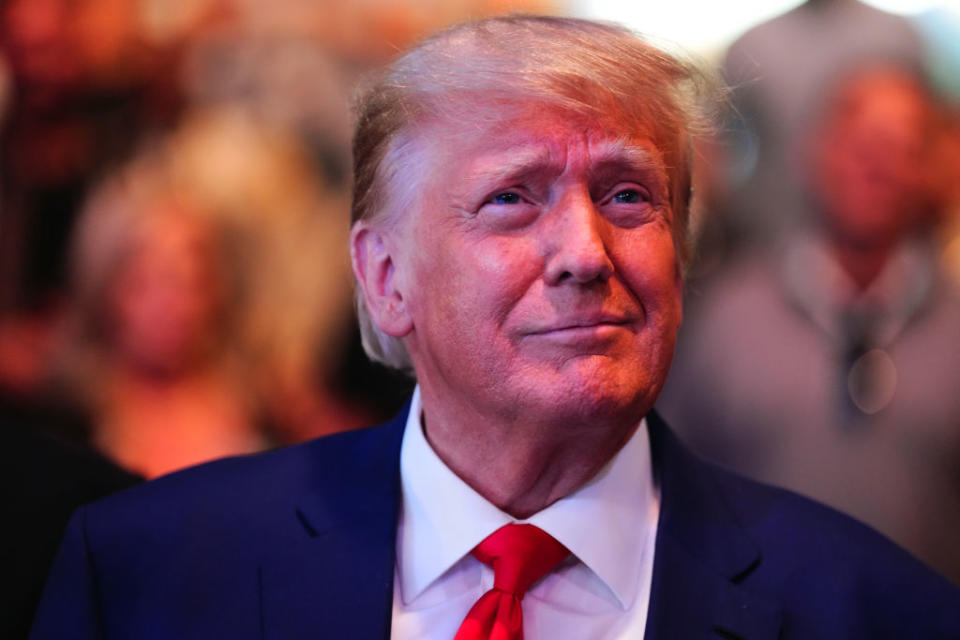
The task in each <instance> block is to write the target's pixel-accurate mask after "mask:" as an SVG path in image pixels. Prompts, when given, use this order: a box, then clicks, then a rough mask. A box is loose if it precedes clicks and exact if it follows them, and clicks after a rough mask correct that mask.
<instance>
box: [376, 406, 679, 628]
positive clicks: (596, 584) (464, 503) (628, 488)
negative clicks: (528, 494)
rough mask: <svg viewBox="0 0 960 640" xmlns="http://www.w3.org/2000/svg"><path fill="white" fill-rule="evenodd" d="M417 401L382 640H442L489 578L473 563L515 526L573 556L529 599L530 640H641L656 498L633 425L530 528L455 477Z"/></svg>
mask: <svg viewBox="0 0 960 640" xmlns="http://www.w3.org/2000/svg"><path fill="white" fill-rule="evenodd" d="M421 413H422V405H421V401H420V390H419V388H417V389H416V390H415V391H414V395H413V401H412V404H411V407H410V415H409V417H408V418H407V425H406V430H405V432H404V435H403V444H402V447H401V450H400V475H401V485H402V491H403V500H402V508H401V512H400V522H399V527H398V530H397V564H396V574H395V584H394V591H393V593H394V596H393V618H392V626H391V633H390V637H391V638H393V640H413V639H425V638H430V639H436V640H450V639H451V638H453V636H454V635H455V634H456V632H457V629H458V628H459V626H460V623H461V622H462V621H463V619H464V617H465V616H466V615H467V612H468V611H469V610H470V608H471V607H472V606H473V604H474V603H475V602H476V601H477V600H478V599H479V598H480V596H481V595H483V594H484V593H485V592H486V591H487V590H489V589H490V588H491V587H492V586H493V571H492V570H491V569H490V568H489V567H487V566H486V565H484V564H483V563H481V562H480V561H478V560H476V559H475V558H474V557H473V556H472V555H470V551H471V549H473V547H475V546H476V545H477V544H478V543H479V542H480V541H481V540H483V539H484V538H486V537H487V536H488V535H490V534H491V533H493V532H494V531H496V530H497V529H499V528H500V527H501V526H503V525H505V524H508V523H511V522H526V523H529V524H533V525H536V526H538V527H540V528H541V529H543V530H544V531H546V532H547V533H549V534H550V535H552V536H553V537H554V538H556V539H557V540H559V541H560V542H561V543H563V544H564V545H565V546H566V547H567V548H568V549H569V550H570V551H571V554H572V555H571V557H570V558H568V559H567V560H566V561H565V562H564V563H562V564H561V565H560V567H559V568H558V569H556V570H555V571H553V572H552V573H550V574H548V575H547V576H546V577H545V578H544V579H543V580H541V581H540V582H539V583H537V584H535V585H534V586H533V587H531V589H530V590H529V591H528V592H527V595H526V597H525V598H524V600H523V629H524V637H525V638H526V639H527V640H555V639H556V638H573V637H575V638H578V639H583V640H601V639H602V640H613V639H619V638H631V639H637V638H643V633H644V629H645V627H646V621H647V607H648V605H649V601H650V583H651V580H652V577H653V553H654V543H655V540H656V530H657V520H658V517H659V514H660V499H659V492H658V490H657V487H656V486H655V484H654V480H653V471H652V465H651V461H650V441H649V436H648V434H647V429H646V424H645V423H641V424H640V427H639V428H638V429H637V430H636V432H635V434H634V435H633V436H632V437H631V438H630V440H629V441H628V442H627V444H626V445H625V446H624V447H623V448H622V449H621V450H620V451H619V452H618V453H617V455H616V456H615V457H614V458H613V460H611V461H610V462H609V463H608V464H607V465H606V466H605V467H604V468H603V469H602V470H601V471H600V472H599V473H598V474H597V475H596V476H595V477H594V478H593V479H592V480H590V481H589V482H588V483H587V484H586V485H584V486H582V487H580V489H578V490H577V491H576V492H574V493H572V494H570V495H569V496H567V497H565V498H563V499H561V500H558V501H557V502H555V503H553V504H552V505H550V506H549V507H547V508H546V509H544V510H542V511H540V512H538V513H536V514H534V515H533V516H531V517H530V518H528V519H526V520H517V519H515V518H513V517H511V516H510V515H509V514H507V513H504V512H503V511H501V510H500V509H498V508H497V507H496V506H494V505H493V504H491V503H490V502H488V501H487V500H486V499H485V498H483V497H482V496H481V495H480V494H479V493H477V492H476V491H474V490H473V489H472V488H470V487H469V486H468V485H467V484H466V483H465V482H464V481H463V480H461V479H460V478H459V477H458V476H457V475H456V474H454V473H453V471H451V470H450V469H449V468H448V467H447V466H446V465H445V464H444V463H443V462H442V461H441V460H440V458H439V457H438V456H437V454H436V453H435V452H434V451H433V449H432V448H431V447H430V444H429V443H428V442H427V439H426V437H425V436H424V433H423V428H422V422H421Z"/></svg>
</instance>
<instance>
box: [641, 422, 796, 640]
mask: <svg viewBox="0 0 960 640" xmlns="http://www.w3.org/2000/svg"><path fill="white" fill-rule="evenodd" d="M647 424H648V426H649V430H650V443H651V449H652V454H653V464H654V470H655V473H656V474H657V477H658V481H659V484H660V492H661V504H662V508H661V512H660V523H659V526H658V530H657V543H656V554H655V556H654V568H653V584H652V589H651V595H650V615H649V619H648V623H647V629H646V636H645V640H672V639H673V638H741V639H743V640H767V639H770V638H776V637H777V636H778V635H779V632H780V626H781V618H782V614H781V610H780V606H779V604H778V603H776V602H771V601H768V600H766V599H764V598H761V597H758V596H756V595H754V594H753V593H751V592H749V591H747V590H745V589H743V588H742V587H741V586H739V584H738V583H740V582H741V581H742V580H743V579H745V578H746V577H747V576H748V575H749V574H750V573H751V572H753V571H754V570H755V569H756V568H757V566H758V565H759V564H760V562H761V555H760V550H759V548H758V547H757V545H756V544H755V543H754V542H753V541H752V540H751V539H750V538H749V537H748V536H747V534H746V532H745V531H744V530H743V528H742V527H741V526H740V524H739V523H738V522H737V520H736V516H735V513H734V511H733V510H732V509H731V508H730V506H729V504H728V500H729V497H728V496H726V495H724V494H722V493H721V490H720V488H719V486H718V481H717V477H716V476H715V475H714V472H713V470H712V467H709V466H708V465H705V464H704V463H703V462H701V461H699V460H697V459H696V458H694V457H693V456H692V455H691V454H690V453H688V452H687V451H686V450H685V449H684V448H683V447H682V446H681V445H680V443H679V442H677V441H676V439H675V437H674V436H673V434H672V433H671V432H670V430H669V428H668V427H667V426H666V425H665V424H664V423H663V421H662V419H660V417H659V416H657V415H656V413H654V412H651V413H650V414H649V415H648V416H647Z"/></svg>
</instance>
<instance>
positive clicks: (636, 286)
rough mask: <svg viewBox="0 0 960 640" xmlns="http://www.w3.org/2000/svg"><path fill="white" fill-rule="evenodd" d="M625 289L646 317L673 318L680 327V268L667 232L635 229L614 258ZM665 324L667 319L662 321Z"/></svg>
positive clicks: (671, 237) (653, 229)
mask: <svg viewBox="0 0 960 640" xmlns="http://www.w3.org/2000/svg"><path fill="white" fill-rule="evenodd" d="M613 258H614V263H615V265H616V266H617V268H618V269H619V270H620V272H621V275H622V277H623V280H624V282H625V284H626V286H627V287H628V288H629V289H630V290H631V292H632V293H633V294H634V296H636V298H637V299H638V300H639V301H640V303H641V304H642V305H643V306H644V308H645V309H646V311H647V312H648V313H654V314H657V315H658V316H661V317H663V316H664V315H670V316H671V317H673V316H675V322H676V324H677V326H679V322H680V307H681V299H682V286H681V278H680V265H679V264H678V262H677V254H676V250H675V248H674V244H673V236H672V234H671V232H670V230H669V229H665V228H662V229H661V228H649V227H648V228H645V229H638V230H636V232H635V233H634V234H632V235H631V236H630V237H629V238H628V239H627V240H626V241H624V242H622V243H620V244H618V246H617V247H616V250H615V253H614V254H613ZM663 320H665V321H668V318H663Z"/></svg>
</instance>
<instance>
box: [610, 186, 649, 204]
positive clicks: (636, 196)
mask: <svg viewBox="0 0 960 640" xmlns="http://www.w3.org/2000/svg"><path fill="white" fill-rule="evenodd" d="M613 200H614V201H615V202H619V203H621V204H636V203H638V202H641V201H642V200H643V196H641V195H640V192H639V191H637V190H636V189H624V190H623V191H618V192H617V193H616V194H615V195H614V196H613Z"/></svg>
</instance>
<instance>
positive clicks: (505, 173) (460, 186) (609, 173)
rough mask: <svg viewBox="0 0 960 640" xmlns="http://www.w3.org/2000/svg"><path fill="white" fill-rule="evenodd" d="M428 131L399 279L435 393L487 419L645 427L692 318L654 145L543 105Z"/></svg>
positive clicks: (419, 364)
mask: <svg viewBox="0 0 960 640" xmlns="http://www.w3.org/2000/svg"><path fill="white" fill-rule="evenodd" d="M419 133H420V134H421V136H422V140H423V141H425V143H424V149H423V151H422V156H421V159H422V162H421V163H420V165H419V166H418V170H419V171H422V175H423V176H425V177H424V178H423V179H422V181H421V182H420V183H419V185H418V187H417V188H418V191H417V194H416V196H415V198H414V205H413V210H412V211H409V212H408V213H407V216H408V217H407V218H406V220H405V222H403V223H401V230H400V232H399V233H401V234H402V236H403V237H402V239H401V242H400V243H399V246H400V247H402V248H401V253H400V255H398V257H397V260H396V277H397V279H398V282H399V283H400V286H401V288H402V289H403V293H404V297H405V304H406V307H407V310H408V312H409V314H410V318H411V320H412V325H413V328H412V331H411V332H410V333H409V334H408V335H407V336H406V337H405V344H406V346H407V348H408V350H409V351H410V354H411V358H412V359H413V363H414V366H415V369H416V372H417V377H418V380H419V381H420V384H421V385H422V386H423V387H424V389H425V393H427V392H432V393H433V395H434V396H436V397H438V398H450V399H455V400H456V401H459V402H466V403H467V404H469V405H470V406H471V407H474V408H476V409H477V410H479V411H480V412H481V413H482V414H486V415H500V416H502V415H510V416H513V417H515V416H516V415H517V414H518V413H520V414H522V413H523V412H525V411H529V412H536V415H537V416H538V417H546V416H552V415H555V416H558V417H561V418H563V417H568V418H570V419H574V418H578V417H579V418H586V419H596V418H605V417H632V419H637V418H639V416H640V415H642V413H643V412H645V411H646V410H647V409H649V407H650V405H652V403H653V401H654V399H655V398H656V395H657V394H658V393H659V390H660V388H661V386H662V383H663V380H664V378H665V376H666V373H667V369H668V367H669V363H670V359H671V357H672V354H673V346H674V340H675V336H676V331H677V328H678V326H679V324H680V319H681V281H680V276H679V270H678V265H677V260H676V254H675V252H674V245H673V237H672V234H671V225H672V223H673V214H672V212H671V209H670V206H669V194H668V189H667V184H668V180H667V173H666V169H665V167H664V165H663V162H662V160H661V157H660V154H659V153H658V151H657V149H656V148H654V147H653V145H652V144H651V143H650V142H649V140H648V139H647V137H646V136H645V135H644V132H643V131H638V130H634V131H631V130H627V129H625V128H624V127H622V126H617V127H616V128H613V127H612V125H602V124H600V123H598V122H596V121H588V120H585V119H583V118H578V117H571V116H570V115H569V114H567V115H565V114H563V113H561V112H559V111H557V110H555V109H552V108H548V107H542V106H531V107H530V108H526V109H525V110H524V111H523V112H522V114H521V115H520V116H519V117H515V118H511V119H509V120H506V121H499V122H497V121H492V120H491V121H482V122H477V123H474V122H470V123H460V124H458V125H451V124H449V123H445V124H436V123H435V124H432V125H425V126H424V128H423V129H422V130H421V131H420V132H419Z"/></svg>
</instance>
